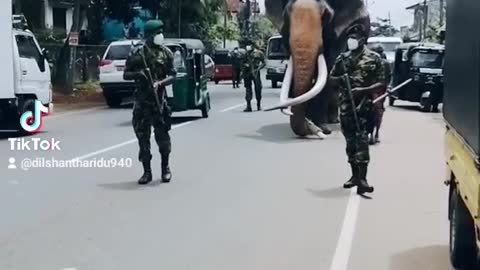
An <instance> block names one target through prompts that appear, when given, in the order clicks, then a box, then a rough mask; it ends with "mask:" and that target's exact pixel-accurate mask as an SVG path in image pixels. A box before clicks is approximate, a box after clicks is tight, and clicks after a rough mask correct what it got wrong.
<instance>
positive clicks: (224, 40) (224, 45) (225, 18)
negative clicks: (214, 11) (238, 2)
mask: <svg viewBox="0 0 480 270" xmlns="http://www.w3.org/2000/svg"><path fill="white" fill-rule="evenodd" d="M223 5H224V6H225V14H224V15H223V48H224V49H225V48H226V47H227V14H228V3H227V0H225V1H223Z"/></svg>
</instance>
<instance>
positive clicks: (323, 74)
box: [265, 54, 328, 111]
mask: <svg viewBox="0 0 480 270" xmlns="http://www.w3.org/2000/svg"><path fill="white" fill-rule="evenodd" d="M289 66H290V65H289ZM287 69H288V68H287ZM291 72H292V73H293V70H291ZM287 75H291V74H286V75H285V80H286V79H290V80H289V82H291V78H287V77H290V76H287ZM327 78H328V69H327V63H326V61H325V57H324V56H323V54H322V55H319V56H318V76H317V82H316V83H315V85H314V86H313V88H312V89H311V90H310V91H308V92H306V93H305V94H303V95H301V96H298V97H296V98H291V99H288V98H286V95H285V93H284V91H285V90H284V89H283V87H282V93H281V94H280V104H278V105H277V106H274V107H272V108H269V109H266V110H265V111H273V110H278V109H284V108H288V107H292V106H295V105H298V104H303V103H305V102H307V101H309V100H311V99H312V98H314V97H315V96H317V95H318V94H320V92H322V90H323V89H324V88H325V85H326V84H327ZM285 80H284V82H285ZM289 84H290V83H288V85H284V86H288V89H289V88H290V86H289ZM287 93H288V92H287Z"/></svg>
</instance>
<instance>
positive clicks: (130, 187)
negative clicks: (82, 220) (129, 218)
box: [97, 176, 163, 191]
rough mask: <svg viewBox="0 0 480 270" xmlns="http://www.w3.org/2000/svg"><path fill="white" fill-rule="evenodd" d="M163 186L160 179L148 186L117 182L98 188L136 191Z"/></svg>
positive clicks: (100, 185)
mask: <svg viewBox="0 0 480 270" xmlns="http://www.w3.org/2000/svg"><path fill="white" fill-rule="evenodd" d="M139 177H140V176H139ZM162 184H163V183H162V181H161V180H160V179H157V180H154V181H153V182H152V183H150V184H148V185H143V186H141V185H139V184H137V182H116V183H107V184H99V185H97V186H99V187H101V188H104V189H110V190H124V191H135V190H144V189H146V188H151V187H158V186H160V185H162Z"/></svg>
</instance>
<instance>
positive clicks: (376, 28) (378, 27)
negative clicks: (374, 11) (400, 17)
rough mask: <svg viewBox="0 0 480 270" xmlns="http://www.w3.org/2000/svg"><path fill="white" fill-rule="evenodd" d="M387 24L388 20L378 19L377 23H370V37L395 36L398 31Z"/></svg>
mask: <svg viewBox="0 0 480 270" xmlns="http://www.w3.org/2000/svg"><path fill="white" fill-rule="evenodd" d="M387 22H388V20H384V19H379V22H372V24H371V33H370V35H371V36H372V37H375V36H385V37H392V36H394V35H395V34H397V33H398V32H399V31H398V30H397V29H396V28H395V27H393V26H392V25H390V24H389V23H387Z"/></svg>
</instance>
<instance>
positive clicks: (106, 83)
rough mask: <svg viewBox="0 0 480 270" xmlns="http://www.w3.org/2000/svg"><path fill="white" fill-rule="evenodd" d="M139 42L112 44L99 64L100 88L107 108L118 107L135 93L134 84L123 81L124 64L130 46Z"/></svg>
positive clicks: (117, 42) (130, 41)
mask: <svg viewBox="0 0 480 270" xmlns="http://www.w3.org/2000/svg"><path fill="white" fill-rule="evenodd" d="M138 41H139V40H122V41H114V42H112V43H111V44H110V45H109V46H108V48H107V50H106V51H105V54H104V55H103V58H102V60H101V62H100V86H101V87H102V90H103V96H104V97H105V101H106V102H107V105H108V106H109V107H112V108H114V107H118V106H119V105H120V104H121V103H122V101H123V99H124V98H127V97H131V96H132V95H133V93H134V92H135V82H134V81H126V80H124V79H123V71H124V70H125V63H126V61H127V57H128V54H129V53H130V49H131V47H132V45H134V44H136V43H137V42H138Z"/></svg>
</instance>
